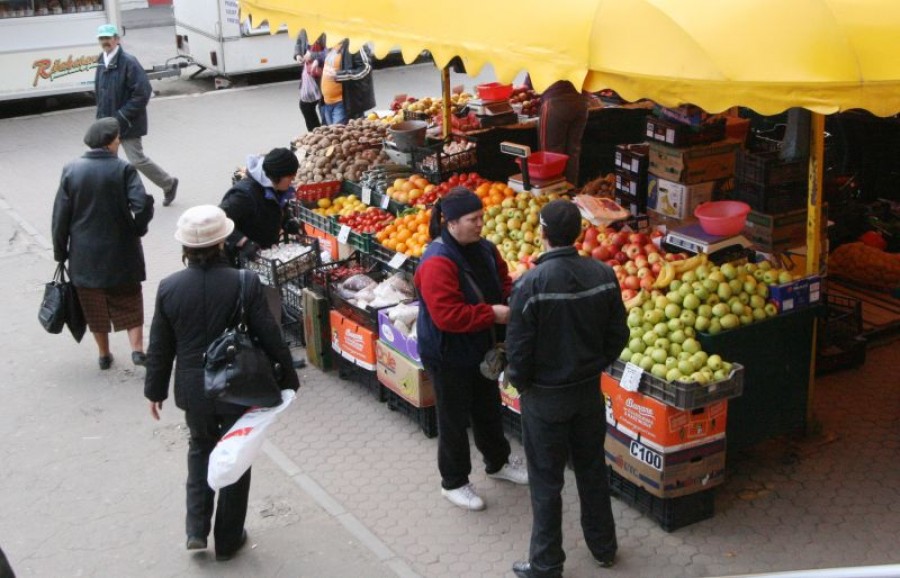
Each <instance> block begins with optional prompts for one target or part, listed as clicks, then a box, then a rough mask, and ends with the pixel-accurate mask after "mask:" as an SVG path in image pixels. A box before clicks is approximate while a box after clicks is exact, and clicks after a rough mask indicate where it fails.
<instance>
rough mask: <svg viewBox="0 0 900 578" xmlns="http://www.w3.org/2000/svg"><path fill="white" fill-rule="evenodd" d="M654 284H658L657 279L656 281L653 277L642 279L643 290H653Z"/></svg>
mask: <svg viewBox="0 0 900 578" xmlns="http://www.w3.org/2000/svg"><path fill="white" fill-rule="evenodd" d="M654 283H656V279H654V278H653V276H652V275H647V276H646V277H641V289H646V290H647V291H650V290H652V289H653V284H654Z"/></svg>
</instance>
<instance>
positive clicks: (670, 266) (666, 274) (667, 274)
mask: <svg viewBox="0 0 900 578" xmlns="http://www.w3.org/2000/svg"><path fill="white" fill-rule="evenodd" d="M707 260H708V258H707V256H706V253H700V254H699V255H694V256H693V257H691V258H690V259H685V260H684V261H666V263H665V264H664V265H663V268H662V269H661V270H660V272H659V276H657V278H656V281H655V282H654V283H653V288H654V289H665V288H666V287H668V286H669V285H670V284H671V283H672V281H674V280H675V278H676V277H677V276H679V275H681V274H682V273H686V272H687V271H693V270H694V269H696V268H697V267H699V266H700V265H703V264H705V263H706V262H707Z"/></svg>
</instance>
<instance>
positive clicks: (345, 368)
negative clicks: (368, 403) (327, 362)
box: [332, 352, 389, 402]
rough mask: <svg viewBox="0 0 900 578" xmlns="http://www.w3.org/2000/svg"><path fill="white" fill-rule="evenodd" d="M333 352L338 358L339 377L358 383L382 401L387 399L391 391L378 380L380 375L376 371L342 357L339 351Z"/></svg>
mask: <svg viewBox="0 0 900 578" xmlns="http://www.w3.org/2000/svg"><path fill="white" fill-rule="evenodd" d="M332 353H334V357H335V358H336V359H337V370H338V377H340V378H341V379H343V380H345V381H352V382H355V383H358V384H359V385H361V386H363V388H365V389H366V391H368V392H369V393H371V394H372V396H373V397H374V398H375V399H377V400H378V401H380V402H385V401H387V399H388V398H387V393H389V390H388V389H387V388H386V387H384V385H382V384H381V382H380V381H378V376H377V375H376V374H375V372H374V371H370V370H368V369H365V368H362V367H359V366H358V365H356V364H355V363H353V362H351V361H348V360H347V359H345V358H344V357H342V356H341V355H340V354H339V353H335V352H332Z"/></svg>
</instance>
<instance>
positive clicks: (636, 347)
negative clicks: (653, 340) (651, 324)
mask: <svg viewBox="0 0 900 578" xmlns="http://www.w3.org/2000/svg"><path fill="white" fill-rule="evenodd" d="M628 349H630V350H632V351H635V352H637V353H643V352H644V351H645V350H646V349H647V344H646V343H644V340H643V339H640V338H638V337H633V338H631V340H630V341H629V342H628Z"/></svg>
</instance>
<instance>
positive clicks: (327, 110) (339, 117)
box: [319, 102, 347, 125]
mask: <svg viewBox="0 0 900 578" xmlns="http://www.w3.org/2000/svg"><path fill="white" fill-rule="evenodd" d="M319 110H320V112H321V113H322V124H325V125H328V124H347V110H346V109H345V108H344V103H343V102H336V103H334V104H324V103H323V104H322V106H321V108H320V109H319Z"/></svg>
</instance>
